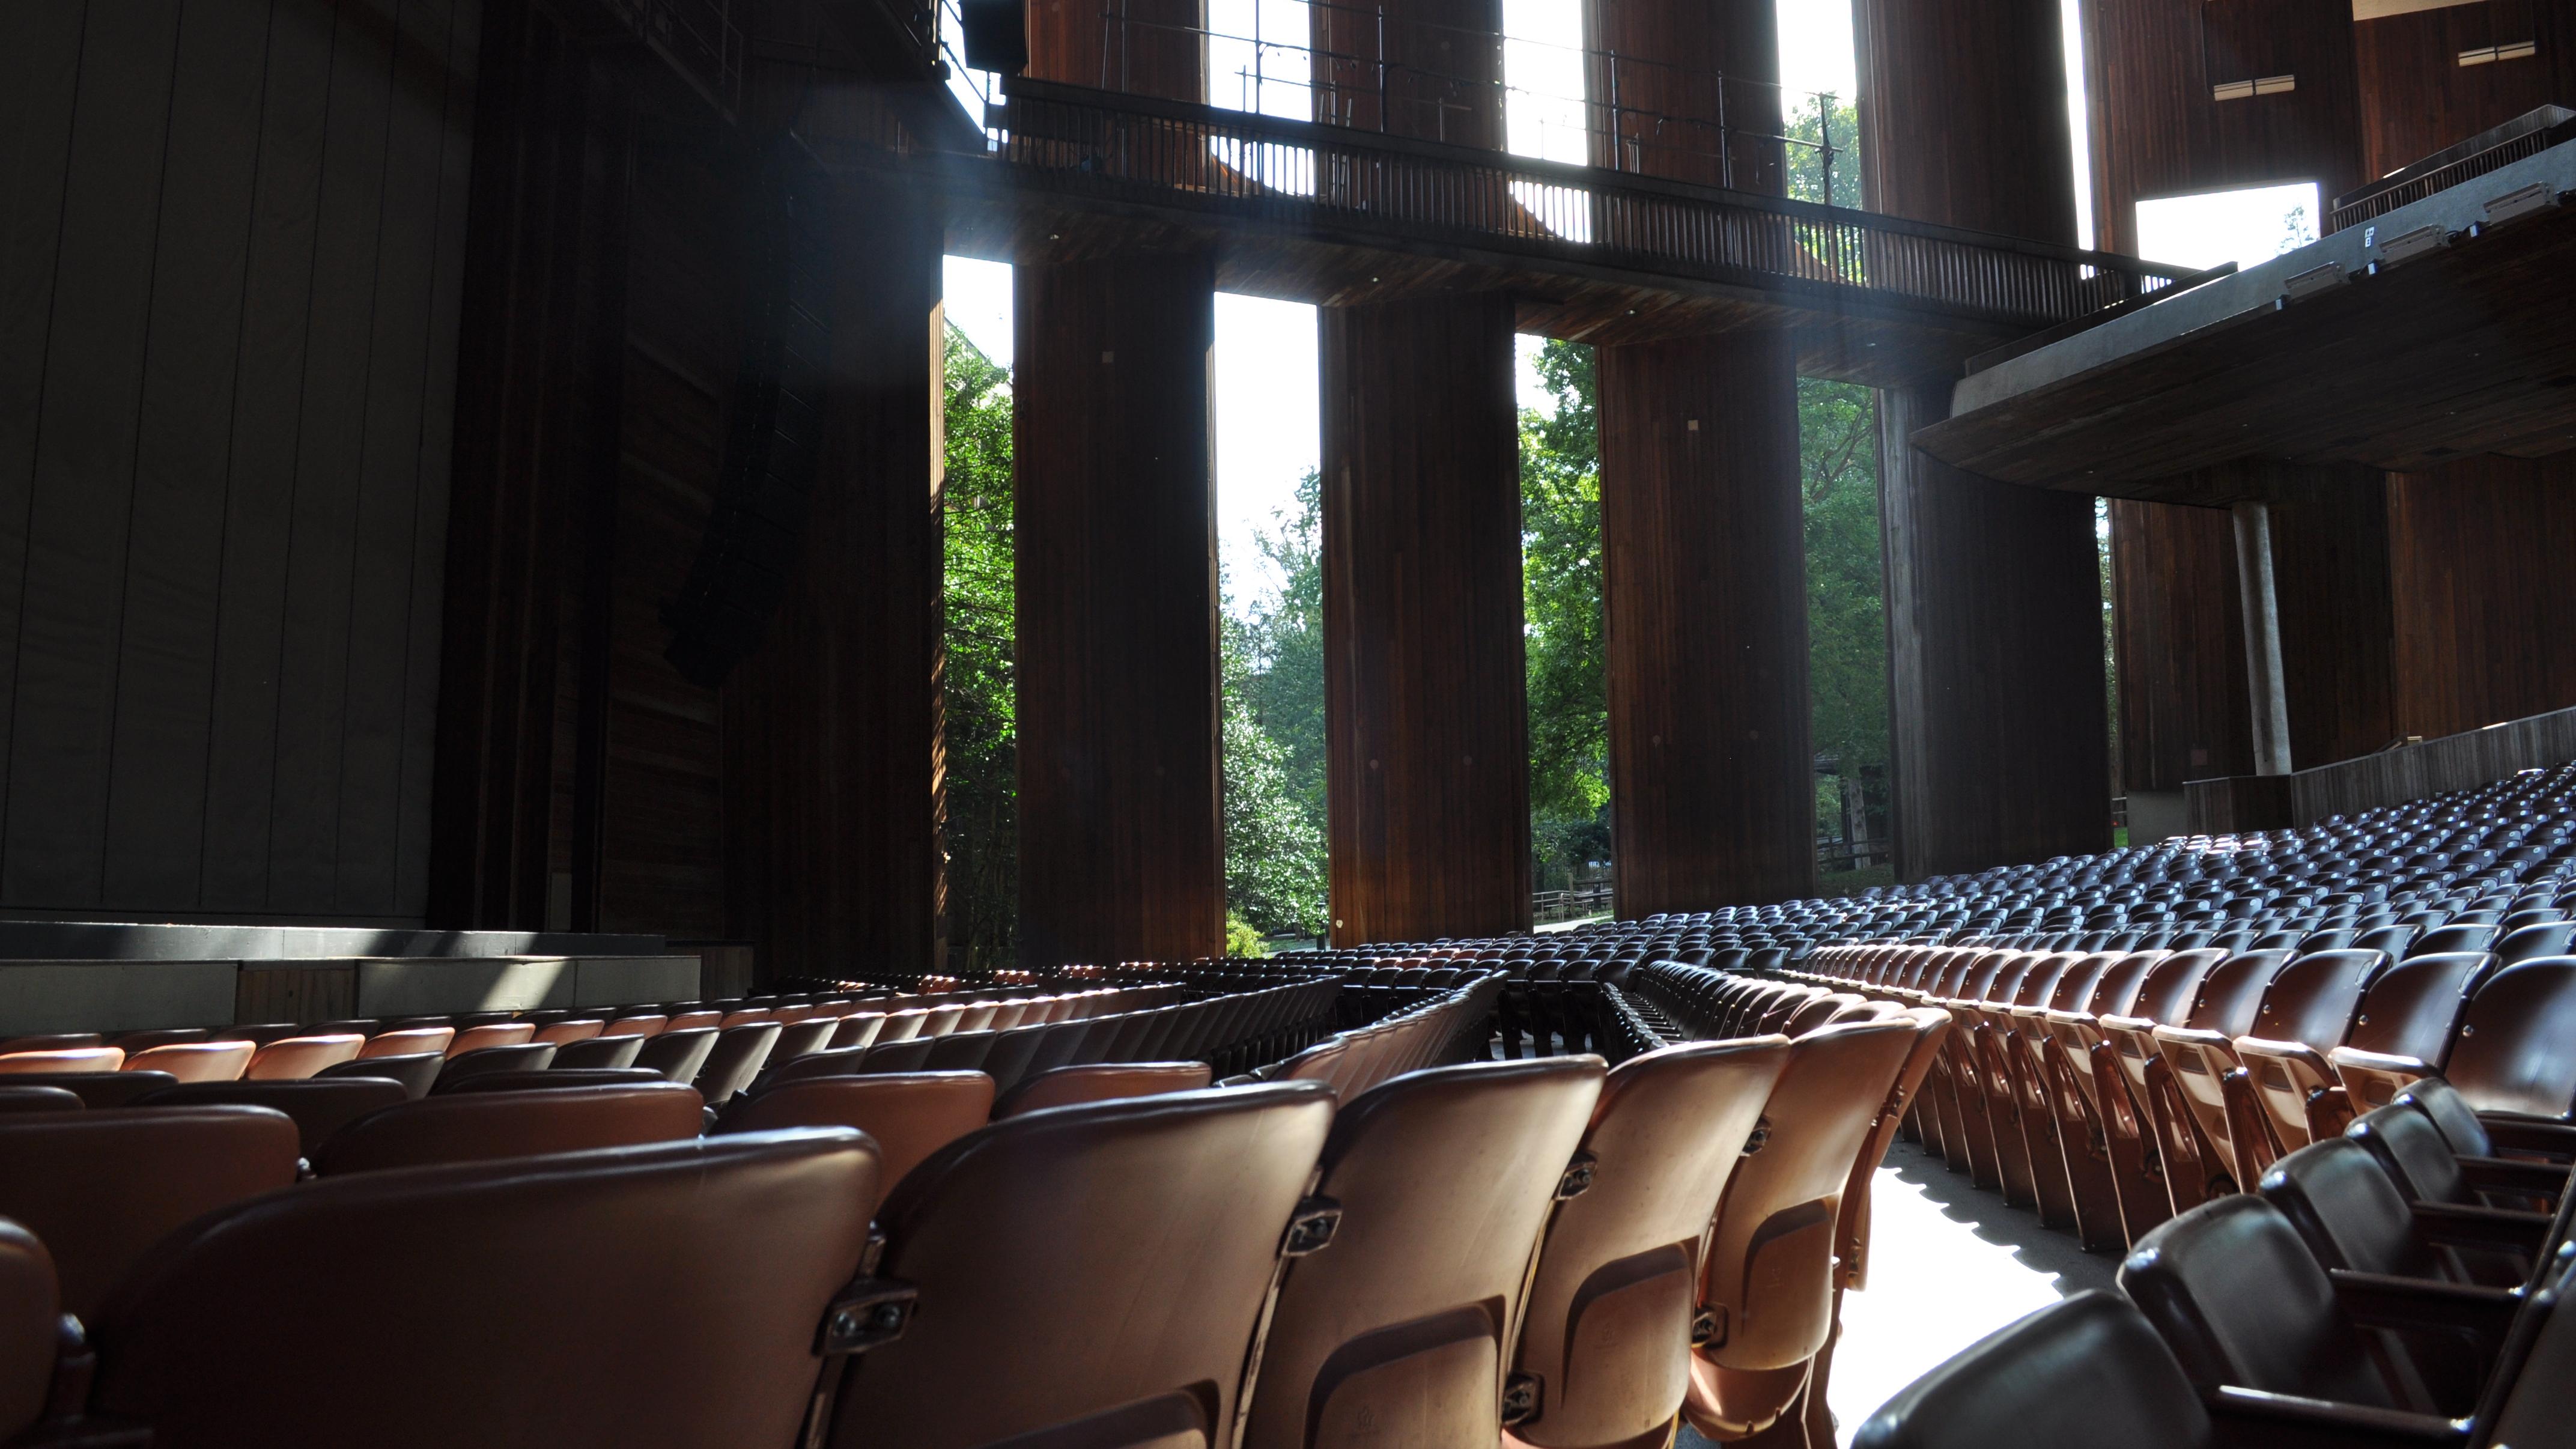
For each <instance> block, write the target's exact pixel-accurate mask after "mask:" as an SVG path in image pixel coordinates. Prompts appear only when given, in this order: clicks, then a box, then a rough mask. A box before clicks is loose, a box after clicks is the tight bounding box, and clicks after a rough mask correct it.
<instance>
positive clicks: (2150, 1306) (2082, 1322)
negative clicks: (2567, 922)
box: [1855, 1079, 2576, 1449]
mask: <svg viewBox="0 0 2576 1449" xmlns="http://www.w3.org/2000/svg"><path fill="white" fill-rule="evenodd" d="M2508 1142H2510V1143H2513V1144H2516V1145H2514V1146H2512V1147H2510V1148H2508V1147H2507V1146H2506V1144H2507V1143H2508ZM2500 1154H2509V1155H2500ZM2571 1154H2576V1129H2571V1128H2569V1127H2567V1126H2565V1125H2563V1124H2535V1123H2533V1122H2532V1121H2530V1120H2529V1119H2528V1118H2523V1117H2519V1116H2515V1115H2510V1114H2496V1113H2481V1112H2479V1111H2477V1110H2475V1109H2474V1108H2473V1107H2472V1106H2471V1105H2470V1104H2469V1101H2468V1100H2467V1098H2466V1097H2465V1096H2464V1095H2463V1094H2462V1093H2461V1092H2459V1091H2457V1090H2456V1089H2455V1088H2453V1087H2452V1086H2451V1085H2450V1084H2448V1083H2444V1082H2442V1081H2439V1080H2437V1079H2426V1080H2423V1081H2419V1082H2417V1083H2416V1084H2414V1085H2413V1086H2410V1087H2408V1088H2406V1089H2405V1090H2403V1091H2401V1092H2400V1093H2399V1094H2398V1095H2397V1097H2396V1098H2395V1100H2393V1101H2392V1102H2391V1103H2389V1104H2388V1105H2386V1106H2382V1107H2378V1108H2375V1109H2373V1110H2372V1111H2370V1112H2368V1113H2365V1114H2364V1115H2362V1116H2361V1117H2360V1118H2358V1119H2357V1120H2355V1121H2354V1122H2353V1123H2352V1124H2351V1125H2350V1126H2349V1127H2348V1128H2347V1129H2345V1131H2344V1132H2342V1133H2340V1134H2338V1135H2336V1136H2333V1137H2330V1138H2325V1139H2322V1140H2319V1141H2316V1142H2312V1143H2309V1144H2308V1145H2306V1146H2304V1147H2301V1148H2299V1149H2298V1150H2296V1151H2294V1152H2291V1153H2290V1154H2288V1155H2287V1156H2285V1157H2283V1158H2282V1159H2280V1161H2279V1162H2277V1163H2275V1164H2274V1165H2273V1166H2272V1167H2271V1168H2270V1169H2269V1170H2268V1171H2267V1172H2265V1174H2264V1175H2263V1176H2262V1178H2261V1179H2260V1180H2259V1182H2258V1183H2257V1185H2256V1190H2255V1191H2254V1192H2253V1193H2250V1194H2240V1195H2234V1196H2230V1197H2226V1198H2222V1199H2218V1200H2215V1201H2212V1202H2208V1203H2204V1204H2202V1205H2200V1206H2198V1207H2195V1208H2193V1209H2191V1210H2190V1211H2188V1212H2185V1213H2182V1214H2181V1215H2179V1216H2177V1217H2175V1218H2174V1219H2172V1220H2171V1221H2170V1222H2167V1223H2165V1224H2164V1225H2163V1226H2161V1227H2159V1228H2157V1229H2156V1230H2155V1231H2154V1232H2152V1233H2150V1234H2148V1235H2147V1236H2146V1237H2145V1238H2144V1239H2143V1240H2142V1241H2141V1242H2139V1243H2138V1245H2137V1246H2136V1247H2135V1248H2134V1249H2133V1250H2132V1251H2131V1252H2130V1253H2129V1255H2128V1257H2127V1259H2126V1260H2125V1261H2124V1262H2123V1263H2122V1265H2121V1268H2120V1277H2119V1285H2120V1289H2121V1291H2120V1293H2118V1294H2111V1293H2101V1292H2094V1293H2087V1294H2082V1295H2079V1296H2077V1297H2075V1298H2071V1299H2069V1300H2067V1301H2065V1302H2062V1303H2059V1304H2057V1305H2055V1306H2053V1307H2051V1308H2048V1309H2045V1310H2043V1311H2042V1312H2040V1313H2038V1314H2035V1315H2032V1316H2031V1317H2030V1318H2028V1319H2025V1320H2023V1321H2022V1322H2020V1323H2017V1324H2015V1325H2013V1326H2012V1327H2010V1328H2007V1329H2005V1330H2004V1331H2003V1332H2001V1333H1999V1334H1996V1335H1994V1336H1992V1337H1990V1338H1988V1339H1986V1340H1984V1341H1983V1342H1981V1343H1979V1344H1977V1345H1976V1346H1974V1347H1972V1348H1970V1349H1969V1350H1968V1351H1967V1352H1965V1353H1963V1354H1961V1355H1959V1356H1957V1357H1956V1358H1954V1359H1952V1360H1951V1361H1950V1362H1948V1363H1946V1364H1944V1365H1943V1366H1941V1367H1940V1368H1939V1369H1936V1370H1935V1371H1934V1372H1933V1373H1931V1374H1929V1375H1927V1376H1926V1377H1925V1378H1923V1379H1922V1380H1921V1381H1919V1382H1917V1383H1916V1384H1914V1385H1912V1386H1911V1387H1909V1388H1908V1389H1907V1390H1906V1391H1905V1392H1904V1393H1902V1394H1900V1395H1898V1396H1897V1397H1896V1398H1895V1399H1894V1400H1892V1401H1891V1402H1890V1403H1889V1404H1888V1405H1886V1406H1885V1407H1884V1408H1882V1409H1881V1410H1880V1411H1879V1412H1878V1413H1877V1414H1876V1415H1875V1416H1873V1417H1872V1419H1871V1421H1870V1422H1869V1423H1868V1424H1866V1425H1864V1426H1863V1427H1862V1429H1861V1431H1860V1433H1859V1435H1858V1437H1857V1439H1856V1441H1855V1442H1856V1444H1858V1445H1860V1446H1865V1449H1950V1446H1967V1445H1981V1444H1990V1443H1995V1442H2002V1441H2007V1440H2008V1441H2010V1442H2017V1443H2023V1444H2030V1445H2034V1446H2058V1445H2063V1446H2069V1449H2073V1446H2078V1445H2081V1446H2084V1449H2198V1446H2203V1445H2215V1444H2227V1443H2280V1444H2335V1445H2374V1444H2388V1445H2414V1446H2434V1445H2444V1446H2462V1449H2487V1446H2514V1449H2549V1446H2559V1445H2566V1444H2569V1443H2571V1442H2576V1427H2571V1426H2576V1389H2571V1386H2572V1385H2576V1311H2571V1312H2562V1311H2560V1310H2561V1308H2562V1305H2566V1304H2567V1303H2568V1301H2569V1295H2570V1293H2571V1292H2572V1291H2576V1244H2571V1243H2570V1241H2569V1226H2570V1214H2571V1210H2576V1193H2571V1192H2570V1191H2569V1187H2570V1177H2569V1174H2570V1168H2571Z"/></svg>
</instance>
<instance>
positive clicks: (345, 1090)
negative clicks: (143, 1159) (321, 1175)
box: [135, 1077, 410, 1157]
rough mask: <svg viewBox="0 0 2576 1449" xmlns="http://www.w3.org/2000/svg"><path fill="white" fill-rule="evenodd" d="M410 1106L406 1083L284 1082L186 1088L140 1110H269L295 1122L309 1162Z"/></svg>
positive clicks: (154, 1097) (144, 1102) (159, 1095)
mask: <svg viewBox="0 0 2576 1449" xmlns="http://www.w3.org/2000/svg"><path fill="white" fill-rule="evenodd" d="M408 1100H410V1095H409V1094H408V1093H407V1092H406V1091H405V1090H404V1089H403V1085H402V1083H400V1082H395V1081H389V1080H387V1079H385V1078H383V1077H336V1078H315V1079H311V1080H304V1081H282V1082H252V1081H241V1082H183V1083H181V1084H180V1085H178V1086H175V1087H164V1088H163V1089H161V1090H160V1091H157V1092H154V1093H153V1094H151V1095H150V1096H148V1097H143V1098H141V1099H139V1100H138V1101H137V1102H136V1103H135V1105H136V1106H139V1107H208V1106H234V1107H267V1108H270V1109H271V1110H274V1111H278V1112H283V1113H285V1114H286V1115H287V1116H288V1117H291V1118H293V1119H294V1121H295V1131H296V1138H297V1142H298V1144H299V1145H300V1147H301V1150H302V1151H303V1152H304V1154H305V1155H306V1156H308V1157H309V1156H311V1155H312V1153H313V1149H315V1148H317V1147H319V1146H321V1145H322V1143H323V1142H324V1141H326V1140H327V1139H328V1138H329V1137H330V1136H331V1134H332V1133H334V1132H337V1131H339V1130H340V1129H341V1128H342V1127H345V1126H347V1125H348V1124H349V1123H351V1122H354V1121H356V1120H357V1119H359V1118H360V1117H364V1116H366V1115H367V1114H368V1113H370V1112H377V1111H382V1110H383V1109H384V1108H387V1107H391V1106H395V1105H398V1104H400V1103H402V1102H406V1101H408Z"/></svg>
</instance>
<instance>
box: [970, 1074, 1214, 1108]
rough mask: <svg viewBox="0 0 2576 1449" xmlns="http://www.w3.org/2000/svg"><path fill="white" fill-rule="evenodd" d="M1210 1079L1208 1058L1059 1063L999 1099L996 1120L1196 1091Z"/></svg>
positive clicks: (995, 1104) (1028, 1079)
mask: <svg viewBox="0 0 2576 1449" xmlns="http://www.w3.org/2000/svg"><path fill="white" fill-rule="evenodd" d="M1208 1079H1209V1072H1208V1066H1207V1063H1205V1062H1094V1063H1091V1064H1089V1065H1087V1066H1077V1067H1057V1068H1056V1069H1055V1070H1053V1071H1049V1072H1040V1073H1038V1074H1037V1075H1036V1076H1033V1077H1030V1078H1027V1079H1026V1080H1024V1081H1022V1082H1021V1083H1020V1084H1019V1085H1018V1086H1016V1087H1013V1088H1012V1089H1011V1090H1010V1091H1008V1092H1006V1093H1004V1094H1003V1095H1002V1097H1001V1099H1000V1100H999V1101H996V1102H995V1103H994V1104H993V1120H994V1121H996V1122H999V1121H1001V1120H1003V1119H1004V1118H1006V1117H1017V1116H1019V1115H1020V1114H1022V1113H1024V1112H1036V1111H1041V1110H1043V1109H1045V1108H1048V1107H1069V1106H1074V1105H1076V1104H1078V1103H1083V1102H1108V1101H1114V1100H1116V1099H1118V1098H1120V1097H1151V1096H1157V1095H1159V1094H1161V1093H1164V1092H1195V1091H1198V1090H1200V1089H1202V1088H1204V1087H1205V1086H1207V1084H1208Z"/></svg>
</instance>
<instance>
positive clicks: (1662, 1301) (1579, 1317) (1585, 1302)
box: [1512, 1037, 1790, 1449]
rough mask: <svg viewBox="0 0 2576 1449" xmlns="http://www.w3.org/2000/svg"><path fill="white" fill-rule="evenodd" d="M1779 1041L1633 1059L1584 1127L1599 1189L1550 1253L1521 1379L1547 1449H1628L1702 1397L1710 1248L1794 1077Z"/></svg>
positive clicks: (1521, 1429) (1567, 1213) (1559, 1218)
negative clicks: (1702, 1319)
mask: <svg viewBox="0 0 2576 1449" xmlns="http://www.w3.org/2000/svg"><path fill="white" fill-rule="evenodd" d="M1789 1050H1790V1048H1789V1043H1788V1041H1787V1040H1785V1039H1783V1038H1779V1037H1750V1038H1742V1039H1738V1040H1734V1041H1723V1042H1691V1043H1686V1044H1684V1045H1681V1046H1671V1047H1665V1048H1663V1049H1662V1050H1660V1051H1652V1052H1647V1053H1645V1054H1644V1055H1642V1056H1636V1057H1631V1058H1629V1059H1628V1060H1627V1061H1625V1062H1622V1063H1620V1064H1619V1066H1618V1067H1617V1068H1616V1069H1614V1070H1613V1071H1612V1072H1611V1073H1610V1075H1609V1077H1608V1078H1607V1079H1606V1080H1605V1081H1604V1083H1603V1084H1602V1089H1601V1098H1600V1101H1599V1102H1598V1104H1597V1105H1595V1106H1594V1108H1593V1110H1592V1120H1591V1123H1590V1124H1589V1125H1588V1126H1587V1127H1586V1128H1585V1129H1584V1134H1583V1145H1582V1149H1581V1150H1582V1151H1583V1152H1585V1153H1588V1154H1590V1156H1591V1158H1592V1162H1593V1176H1592V1181H1591V1186H1590V1187H1589V1188H1587V1189H1586V1190H1584V1191H1583V1192H1581V1193H1580V1194H1578V1195H1576V1196H1574V1197H1572V1198H1569V1199H1566V1200H1565V1201H1563V1202H1561V1203H1559V1204H1558V1205H1557V1208H1556V1212H1555V1215H1554V1217H1553V1218H1552V1219H1551V1220H1550V1222H1549V1223H1548V1228H1547V1237H1546V1241H1545V1243H1544V1245H1543V1246H1542V1247H1541V1248H1540V1250H1539V1260H1538V1274H1537V1276H1536V1277H1535V1278H1533V1279H1532V1280H1531V1285H1530V1296H1529V1306H1528V1309H1527V1311H1526V1312H1525V1313H1524V1314H1523V1315H1522V1324H1523V1327H1522V1331H1521V1340H1520V1346H1519V1349H1518V1351H1517V1353H1516V1356H1515V1367H1516V1369H1517V1370H1518V1371H1519V1372H1520V1373H1523V1374H1526V1375H1529V1376H1530V1377H1531V1378H1532V1379H1534V1380H1535V1381H1536V1388H1537V1394H1536V1405H1537V1408H1536V1412H1535V1414H1534V1415H1533V1416H1532V1417H1530V1418H1528V1419H1525V1420H1523V1421H1522V1422H1520V1423H1518V1424H1515V1425H1514V1426H1513V1427H1512V1433H1513V1436H1514V1437H1516V1438H1518V1439H1519V1440H1520V1441H1522V1442H1523V1443H1526V1444H1531V1445H1537V1446H1543V1449H1559V1446H1561V1449H1591V1446H1594V1445H1602V1444H1623V1443H1627V1442H1629V1441H1630V1440H1633V1439H1635V1438H1637V1437H1639V1436H1641V1435H1644V1434H1647V1433H1649V1432H1650V1431H1652V1430H1654V1429H1655V1428H1656V1427H1658V1426H1659V1425H1663V1424H1667V1423H1670V1422H1671V1421H1672V1418H1673V1416H1674V1415H1675V1414H1676V1413H1678V1412H1680V1409H1681V1404H1682V1397H1683V1395H1684V1394H1685V1393H1686V1392H1687V1391H1688V1389H1689V1387H1690V1322H1691V1316H1692V1312H1693V1309H1694V1307H1695V1305H1696V1300H1697V1286H1698V1285H1697V1282H1696V1274H1695V1273H1694V1272H1693V1269H1694V1268H1695V1267H1696V1266H1697V1259H1698V1257H1699V1242H1700V1237H1701V1235H1702V1234H1703V1233H1705V1232H1706V1231H1707V1229H1708V1224H1709V1220H1710V1219H1711V1218H1712V1217H1714V1216H1715V1215H1716V1211H1717V1203H1718V1199H1719V1197H1720V1196H1722V1195H1723V1194H1724V1192H1725V1190H1726V1181H1727V1177H1728V1175H1729V1174H1730V1173H1731V1172H1732V1171H1733V1170H1734V1168H1735V1164H1736V1162H1737V1161H1738V1159H1739V1158H1741V1156H1742V1155H1743V1151H1744V1143H1745V1140H1746V1139H1747V1138H1748V1137H1750V1136H1751V1135H1752V1131H1753V1124H1754V1123H1755V1122H1756V1121H1758V1120H1759V1119H1760V1117H1761V1115H1762V1108H1763V1105H1764V1103H1765V1102H1767V1101H1768V1100H1769V1098H1770V1094H1771V1088H1772V1085H1773V1084H1774V1083H1775V1082H1777V1081H1778V1079H1779V1076H1780V1072H1781V1069H1782V1068H1783V1067H1785V1066H1786V1065H1787V1064H1788V1060H1789Z"/></svg>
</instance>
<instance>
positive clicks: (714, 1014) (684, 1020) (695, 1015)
mask: <svg viewBox="0 0 2576 1449" xmlns="http://www.w3.org/2000/svg"><path fill="white" fill-rule="evenodd" d="M724 1019H725V1014H724V1013H723V1012H721V1011H703V1010H702V1011H675V1012H672V1013H671V1020H670V1021H669V1022H668V1023H667V1024H665V1025H664V1026H663V1028H662V1030H663V1031H666V1032H669V1031H700V1030H708V1029H720V1028H722V1027H723V1025H724Z"/></svg>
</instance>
